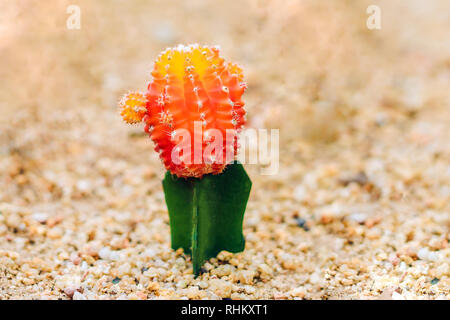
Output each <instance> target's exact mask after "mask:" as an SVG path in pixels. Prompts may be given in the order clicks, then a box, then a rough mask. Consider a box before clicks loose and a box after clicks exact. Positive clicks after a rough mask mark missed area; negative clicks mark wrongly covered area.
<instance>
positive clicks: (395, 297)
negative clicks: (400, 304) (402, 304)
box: [392, 291, 406, 300]
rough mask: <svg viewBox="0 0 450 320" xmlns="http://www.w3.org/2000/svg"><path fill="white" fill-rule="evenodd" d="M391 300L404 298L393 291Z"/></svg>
mask: <svg viewBox="0 0 450 320" xmlns="http://www.w3.org/2000/svg"><path fill="white" fill-rule="evenodd" d="M392 299H393V300H406V299H405V297H404V296H402V295H401V294H400V293H398V292H396V291H394V292H393V293H392Z"/></svg>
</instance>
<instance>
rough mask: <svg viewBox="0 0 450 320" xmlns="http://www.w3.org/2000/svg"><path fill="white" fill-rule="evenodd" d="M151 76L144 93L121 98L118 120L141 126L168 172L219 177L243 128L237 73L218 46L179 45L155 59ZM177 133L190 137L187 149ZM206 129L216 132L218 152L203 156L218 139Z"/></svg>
mask: <svg viewBox="0 0 450 320" xmlns="http://www.w3.org/2000/svg"><path fill="white" fill-rule="evenodd" d="M152 76H153V81H151V82H150V83H149V85H148V90H147V92H146V93H140V92H130V93H128V94H126V95H124V96H123V98H122V99H121V101H120V103H119V107H120V112H121V115H122V117H123V120H124V121H126V122H127V123H139V122H144V123H145V131H146V132H147V133H148V134H149V135H150V137H151V139H152V140H153V141H154V143H155V150H156V151H157V152H159V154H160V158H161V160H162V161H163V163H164V165H165V167H166V168H167V170H169V171H170V172H171V173H172V174H175V175H177V176H178V177H197V178H199V177H201V176H203V175H204V174H209V173H212V174H219V173H221V172H222V171H223V169H224V168H225V167H226V165H227V164H228V163H229V162H230V160H233V159H234V155H236V152H237V147H238V142H237V139H238V133H239V131H240V130H241V129H242V127H243V125H244V124H245V113H246V111H245V109H244V102H243V101H242V100H241V96H242V94H243V93H244V90H245V89H246V84H245V83H244V82H243V75H242V69H241V68H240V67H238V66H237V65H236V64H233V63H230V62H225V61H224V59H223V58H221V57H220V56H219V49H218V48H217V47H211V48H210V47H206V46H199V45H190V46H183V45H179V46H178V47H176V48H169V49H166V50H165V51H164V52H162V53H161V54H160V55H159V56H158V58H157V60H156V62H155V65H154V70H153V72H152ZM180 129H184V132H188V133H189V141H187V142H189V148H181V151H180V150H179V149H180V148H179V146H180V138H179V136H178V134H177V133H178V132H179V131H180ZM211 129H215V132H216V133H217V132H220V133H221V136H222V139H223V140H222V143H221V144H219V147H220V148H221V150H218V151H220V152H214V153H213V154H212V155H205V154H204V153H203V151H204V150H207V149H208V146H209V145H211V143H214V142H217V141H216V139H220V138H219V137H218V136H217V134H210V132H211ZM185 142H186V141H185ZM216 147H217V145H216ZM174 148H175V151H177V152H175V153H173V151H174ZM198 150H201V152H202V154H201V155H200V157H197V155H198ZM216 151H217V150H216ZM174 154H178V156H177V157H176V158H177V159H174V156H173V155H174ZM230 154H231V155H232V156H231V158H230ZM175 160H177V161H175Z"/></svg>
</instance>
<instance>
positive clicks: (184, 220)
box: [163, 162, 252, 276]
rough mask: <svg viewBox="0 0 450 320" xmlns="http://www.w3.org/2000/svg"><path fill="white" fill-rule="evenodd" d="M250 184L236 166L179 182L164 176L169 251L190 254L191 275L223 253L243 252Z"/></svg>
mask: <svg viewBox="0 0 450 320" xmlns="http://www.w3.org/2000/svg"><path fill="white" fill-rule="evenodd" d="M251 186H252V182H251V181H250V178H249V177H248V175H247V173H246V172H245V170H244V167H243V166H242V164H240V163H239V162H235V163H232V164H230V165H228V166H227V167H226V169H225V170H224V171H223V172H222V173H221V174H218V175H213V174H209V175H205V176H203V177H202V178H187V179H186V178H178V177H176V176H175V175H172V174H171V173H170V172H167V173H166V176H165V178H164V180H163V188H164V194H165V199H166V204H167V208H168V211H169V219H170V232H171V241H172V248H173V249H174V250H177V249H178V248H183V250H184V252H185V253H187V254H190V255H191V257H192V263H193V268H194V274H195V275H196V276H197V275H199V274H200V270H201V267H202V265H203V263H204V262H205V261H206V260H208V259H209V258H212V257H215V256H217V254H218V253H219V252H220V251H222V250H226V251H229V252H232V253H236V252H240V251H243V250H244V247H245V240H244V236H243V233H242V223H243V220H244V212H245V208H246V206H247V201H248V198H249V195H250V189H251Z"/></svg>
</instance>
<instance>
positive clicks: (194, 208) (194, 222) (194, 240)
mask: <svg viewBox="0 0 450 320" xmlns="http://www.w3.org/2000/svg"><path fill="white" fill-rule="evenodd" d="M196 190H197V188H196V187H195V183H194V188H193V193H192V242H191V243H192V264H193V268H194V274H199V272H200V267H201V265H199V259H198V253H199V252H198V203H197V191H196Z"/></svg>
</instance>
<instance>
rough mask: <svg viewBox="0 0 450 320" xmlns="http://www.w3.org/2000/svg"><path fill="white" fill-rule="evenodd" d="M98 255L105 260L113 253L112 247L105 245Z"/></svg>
mask: <svg viewBox="0 0 450 320" xmlns="http://www.w3.org/2000/svg"><path fill="white" fill-rule="evenodd" d="M98 255H99V257H100V258H101V259H103V260H108V259H109V257H110V255H111V249H110V248H109V247H103V248H101V249H100V251H99V252H98Z"/></svg>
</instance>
